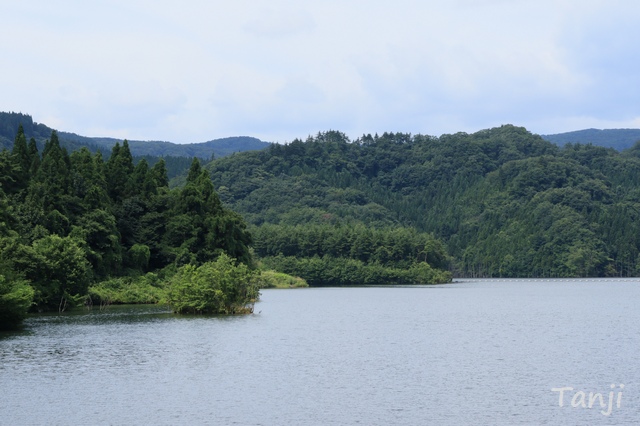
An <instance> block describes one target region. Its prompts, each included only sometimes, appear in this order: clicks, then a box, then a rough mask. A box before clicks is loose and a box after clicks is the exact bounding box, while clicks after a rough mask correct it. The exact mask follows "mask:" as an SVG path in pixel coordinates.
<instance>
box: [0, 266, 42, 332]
mask: <svg viewBox="0 0 640 426" xmlns="http://www.w3.org/2000/svg"><path fill="white" fill-rule="evenodd" d="M33 296H34V291H33V288H32V287H31V286H30V285H29V283H28V281H26V280H24V279H19V278H16V277H15V276H14V277H11V276H5V275H4V274H3V271H2V268H0V330H10V329H13V328H16V327H17V326H18V325H19V324H20V322H22V320H23V319H24V318H25V317H26V316H27V311H28V310H29V308H30V307H31V304H32V303H33Z"/></svg>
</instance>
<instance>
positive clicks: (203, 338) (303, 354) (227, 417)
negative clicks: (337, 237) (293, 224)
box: [0, 279, 640, 425]
mask: <svg viewBox="0 0 640 426" xmlns="http://www.w3.org/2000/svg"><path fill="white" fill-rule="evenodd" d="M639 300H640V281H638V280H631V279H620V280H555V281H552V280H467V281H465V282H457V283H454V284H450V285H443V286H427V287H375V288H372V287H369V288H313V289H299V290H264V291H263V292H262V301H261V302H260V303H258V304H257V305H256V314H254V315H249V316H239V317H230V318H229V317H227V318H220V317H179V316H174V315H172V314H170V313H167V312H166V311H165V310H163V309H162V308H157V307H111V308H109V309H108V310H107V311H104V312H99V311H93V312H91V313H86V312H82V313H81V314H67V315H62V316H58V315H51V316H38V317H33V318H30V319H28V320H27V322H26V326H25V328H24V330H23V331H21V332H19V333H13V334H3V335H0V386H1V390H2V391H1V392H0V424H2V425H30V424H62V425H64V424H117V425H120V424H122V425H125V424H127V425H130V424H154V425H155V424H167V425H169V424H221V425H226V424H230V425H231V424H238V425H358V424H361V425H393V424H401V425H429V424H433V425H460V424H469V425H475V424H477V425H484V424H487V425H493V424H499V425H517V424H527V425H528V424H531V425H537V424H566V425H573V424H575V425H584V424H593V425H600V424H639V423H640V309H638V301H639ZM612 384H615V386H616V388H615V389H614V391H615V394H614V402H613V408H612V413H611V415H610V416H604V415H602V414H601V413H600V411H601V410H604V411H606V409H603V408H601V407H600V406H599V404H598V402H597V401H596V402H595V406H594V407H593V408H591V409H589V408H582V407H576V408H573V407H572V404H571V402H572V398H573V396H574V395H575V393H576V392H578V391H584V392H585V394H586V401H585V402H586V404H588V396H589V392H594V393H596V392H599V393H602V394H603V396H604V399H605V404H607V403H608V397H609V392H610V391H611V385H612ZM620 384H623V385H624V388H623V389H622V390H621V388H620V386H619V385H620ZM561 387H573V388H574V390H573V391H566V392H565V394H564V401H563V403H564V406H563V407H560V406H559V392H552V391H551V388H561ZM619 392H622V394H621V405H620V408H617V407H616V402H615V398H617V396H618V393H619ZM578 397H580V395H578ZM576 403H579V400H578V399H576Z"/></svg>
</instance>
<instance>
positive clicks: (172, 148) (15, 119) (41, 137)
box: [0, 112, 269, 160]
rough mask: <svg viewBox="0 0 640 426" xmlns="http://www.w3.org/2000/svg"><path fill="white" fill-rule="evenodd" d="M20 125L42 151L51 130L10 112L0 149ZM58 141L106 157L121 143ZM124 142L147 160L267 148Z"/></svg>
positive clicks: (1, 115) (242, 143) (0, 126)
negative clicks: (97, 152)
mask: <svg viewBox="0 0 640 426" xmlns="http://www.w3.org/2000/svg"><path fill="white" fill-rule="evenodd" d="M21 124H22V127H23V129H24V133H25V136H26V137H27V140H28V139H30V138H34V139H35V140H36V142H37V145H38V148H39V149H40V150H42V149H43V148H44V145H45V142H46V140H47V139H48V138H49V137H50V136H51V131H52V129H51V128H50V127H48V126H46V125H44V124H41V123H35V122H34V121H33V118H32V117H31V116H30V115H27V114H21V113H13V112H11V113H9V112H0V150H1V149H2V148H7V149H9V150H10V149H12V147H13V140H14V138H15V136H16V134H17V132H18V127H19V126H20V125H21ZM58 138H59V140H60V145H61V146H63V147H65V148H67V150H68V151H70V152H72V151H76V150H78V149H80V148H82V147H87V148H89V150H90V151H91V152H96V151H101V152H102V153H103V155H104V156H105V157H108V155H109V154H110V153H111V149H112V148H113V147H114V146H115V144H116V143H117V142H120V143H121V142H122V141H121V140H119V139H114V138H96V137H86V136H80V135H76V134H75V133H68V132H62V131H59V132H58ZM128 142H129V149H130V150H131V154H132V155H133V156H134V157H136V156H137V157H142V156H146V157H147V159H148V157H150V156H153V157H167V156H171V157H188V158H189V159H192V158H193V157H198V158H201V159H205V160H208V159H210V158H211V157H212V156H215V157H224V156H226V155H230V154H233V153H236V152H242V151H250V150H259V149H264V148H266V147H267V146H269V143H268V142H263V141H261V140H259V139H257V138H253V137H248V136H235V137H229V138H221V139H215V140H211V141H208V142H202V143H191V144H176V143H171V142H162V141H136V140H130V141H128Z"/></svg>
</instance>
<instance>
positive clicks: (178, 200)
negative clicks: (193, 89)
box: [0, 127, 255, 327]
mask: <svg viewBox="0 0 640 426" xmlns="http://www.w3.org/2000/svg"><path fill="white" fill-rule="evenodd" d="M168 183H169V180H168V176H167V171H166V167H165V163H164V161H163V160H162V159H161V160H160V161H158V162H157V163H155V164H154V165H153V166H151V167H150V166H149V164H148V163H147V161H146V160H145V159H141V160H140V161H139V162H138V163H137V165H135V166H134V162H133V157H132V155H131V152H130V150H129V146H128V143H127V141H124V142H123V144H122V145H120V144H116V145H115V146H114V147H113V150H112V152H111V155H110V156H109V159H108V160H107V161H104V159H103V158H102V154H101V152H99V151H98V152H97V153H96V154H91V153H90V151H89V150H88V149H87V148H82V149H80V150H78V151H75V152H73V153H71V154H69V153H68V152H67V150H66V149H65V148H62V147H61V146H60V143H59V140H58V137H57V133H56V132H55V131H54V132H52V134H51V136H50V139H49V140H48V141H47V143H46V144H45V146H44V149H43V151H42V153H40V152H39V151H38V148H37V145H36V143H35V140H34V139H33V138H32V139H31V140H30V141H29V142H28V143H27V139H26V136H25V134H24V132H23V130H22V127H19V129H18V133H17V135H16V137H15V143H14V145H13V149H12V151H8V150H3V151H1V152H0V327H6V326H10V325H11V324H13V323H15V322H19V320H20V318H21V316H22V315H23V314H24V313H25V312H26V309H28V308H33V309H36V310H40V311H42V310H60V311H62V310H64V309H66V307H67V306H73V305H77V304H85V303H92V302H95V303H108V302H110V300H108V299H109V297H111V296H112V295H113V294H114V292H115V293H117V292H118V291H121V292H127V291H129V292H131V291H133V290H134V288H135V290H136V291H137V290H141V289H142V291H143V293H144V292H146V293H147V294H161V292H159V293H154V290H153V287H154V286H155V287H160V286H161V285H162V283H163V280H165V279H170V278H171V277H172V276H174V275H175V274H176V272H177V273H178V274H179V276H184V277H189V276H190V275H188V274H186V272H185V271H182V269H181V268H185V267H186V265H191V266H190V267H193V268H196V267H198V268H199V267H203V268H205V269H204V270H207V271H209V272H210V270H212V271H218V272H220V274H222V275H224V274H230V276H232V275H233V273H235V272H233V270H232V269H233V268H229V266H228V262H227V263H220V264H213V265H209V266H206V265H207V263H208V262H213V261H215V260H216V259H218V258H219V257H220V256H221V255H224V256H228V258H229V259H233V262H234V263H237V264H238V265H247V266H248V267H252V257H251V252H250V251H249V246H250V245H251V243H252V239H251V235H250V234H249V232H248V231H247V230H246V225H245V222H244V221H243V219H242V218H241V217H240V216H239V215H238V214H236V213H234V212H233V211H231V210H229V209H227V208H225V207H224V206H223V205H222V203H221V202H220V199H219V197H218V195H217V193H216V191H215V190H214V188H213V184H212V182H211V179H210V178H209V175H208V173H207V172H206V171H204V170H202V168H201V166H200V162H199V161H198V160H197V159H193V161H192V163H191V166H190V169H189V173H188V175H187V176H186V179H185V185H184V186H183V187H182V188H180V189H175V190H169V187H168ZM238 267H239V266H238ZM206 268H208V269H206ZM221 271H222V272H221ZM232 272H233V273H232ZM180 274H182V275H180ZM245 275H246V274H245ZM185 279H186V278H185ZM231 281H232V282H233V280H231ZM97 283H100V284H99V285H96V286H95V287H94V284H97ZM245 284H246V283H245ZM171 285H176V286H179V282H176V280H175V279H173V278H171V281H170V286H169V288H171ZM122 286H124V287H126V288H120V287H122ZM145 286H146V288H144V287H145ZM217 291H223V293H224V292H225V291H226V290H225V289H222V290H220V289H211V292H212V293H211V294H212V295H213V296H215V297H214V299H216V300H218V299H219V300H218V302H219V305H216V306H217V307H215V308H214V307H213V306H214V304H209V305H206V309H207V310H208V311H215V312H223V311H227V310H231V311H233V312H237V311H238V310H239V305H238V304H239V303H240V302H239V300H240V299H238V300H236V299H234V297H232V295H229V294H226V293H225V294H224V297H223V298H221V296H220V294H221V293H219V292H218V293H216V292H217ZM214 293H215V294H214ZM169 294H173V293H169ZM181 294H182V293H181ZM242 294H243V297H249V296H251V297H253V296H255V292H251V291H249V290H248V289H245V290H244V293H242ZM92 296H93V299H92ZM213 296H212V297H213ZM134 299H135V298H134ZM152 301H157V300H152ZM169 301H170V302H171V301H173V302H175V306H180V305H179V303H178V302H177V301H176V298H175V297H173V298H172V299H170V300H169ZM191 310H196V311H197V309H191Z"/></svg>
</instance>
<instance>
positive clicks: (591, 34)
mask: <svg viewBox="0 0 640 426" xmlns="http://www.w3.org/2000/svg"><path fill="white" fill-rule="evenodd" d="M3 8H4V9H6V10H3V18H4V19H3V22H4V23H5V24H4V25H3V26H2V27H0V37H2V38H3V40H11V42H5V43H3V44H2V45H0V56H1V57H3V63H4V64H5V66H4V67H3V79H1V80H0V90H2V93H3V96H2V99H0V110H5V111H6V110H14V111H22V112H25V113H30V114H32V115H33V116H34V119H35V120H37V121H41V122H45V123H47V124H50V125H55V126H56V127H58V128H59V129H61V130H66V131H73V132H76V133H80V134H86V135H95V133H94V132H100V133H99V134H100V135H104V136H117V137H128V138H130V139H164V140H172V141H177V142H198V141H204V140H209V139H212V138H216V137H223V136H230V135H253V136H256V137H260V138H263V139H265V140H280V141H285V140H291V139H293V138H296V137H303V138H304V137H305V136H306V135H308V134H314V133H316V132H317V131H322V130H327V129H330V128H331V129H337V130H342V131H345V132H346V133H347V134H349V135H350V136H353V137H357V136H359V135H360V134H362V133H365V132H366V133H368V132H372V133H373V132H383V131H404V132H412V133H417V132H422V133H429V134H440V133H445V132H446V133H450V132H456V131H459V130H460V131H474V130H478V129H482V128H487V127H490V126H494V125H500V124H503V123H508V122H512V123H514V124H517V125H524V126H527V127H530V130H532V131H535V132H539V133H552V132H555V131H567V130H574V129H576V128H577V127H576V126H581V127H597V126H600V127H603V125H604V124H607V123H611V124H625V123H626V124H629V125H634V123H636V124H637V117H639V116H640V111H638V107H637V99H638V95H640V93H639V91H640V81H639V80H640V74H638V73H637V72H636V70H637V69H638V65H639V64H638V62H639V61H640V60H639V59H637V58H640V55H639V54H638V53H639V52H638V50H639V48H638V46H637V43H636V42H637V40H638V39H640V37H639V36H640V30H639V29H638V28H640V27H638V25H637V22H638V21H639V20H640V4H638V3H636V2H634V1H631V0H628V1H623V0H618V1H615V0H614V1H606V2H605V1H602V0H584V1H577V0H559V1H551V0H537V1H530V0H509V1H506V0H484V1H472V0H457V1H444V0H442V1H436V0H432V1H411V0H397V1H395V2H393V3H390V2H382V1H368V2H364V1H359V0H358V1H352V2H338V1H336V0H328V1H325V2H310V1H295V2H294V1H287V0H273V1H271V2H269V3H264V2H258V1H251V0H239V1H236V2H225V3H222V2H207V1H185V2H182V3H176V2H173V1H168V0H161V1H150V0H144V1H134V0H129V1H124V0H117V1H115V0H114V1H110V2H92V3H86V2H79V1H74V0H66V1H60V2H55V4H54V3H51V2H44V1H43V0H26V1H24V2H14V3H12V4H10V5H7V6H4V7H3Z"/></svg>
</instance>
